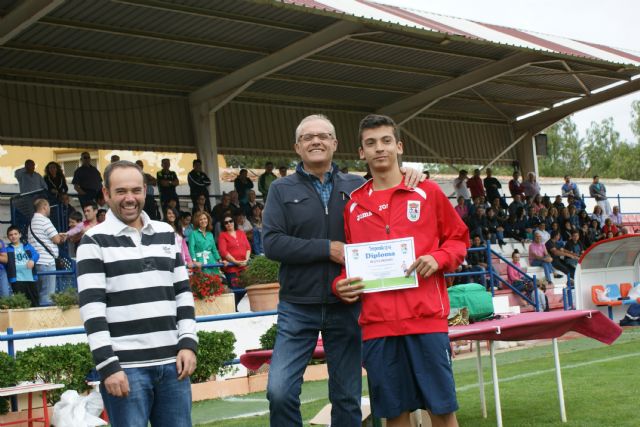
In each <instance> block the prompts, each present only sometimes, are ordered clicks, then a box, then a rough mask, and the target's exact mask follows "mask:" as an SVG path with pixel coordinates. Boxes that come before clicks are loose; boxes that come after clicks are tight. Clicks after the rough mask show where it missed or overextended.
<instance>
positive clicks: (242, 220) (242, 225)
mask: <svg viewBox="0 0 640 427" xmlns="http://www.w3.org/2000/svg"><path fill="white" fill-rule="evenodd" d="M233 221H234V222H235V224H236V228H237V229H238V230H241V231H242V232H244V234H245V235H246V236H247V240H249V244H251V242H252V241H253V226H252V225H251V223H250V222H249V220H248V219H247V217H246V216H245V215H244V212H238V213H237V214H235V216H234V217H233ZM218 237H219V236H218Z"/></svg>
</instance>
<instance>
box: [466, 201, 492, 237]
mask: <svg viewBox="0 0 640 427" xmlns="http://www.w3.org/2000/svg"><path fill="white" fill-rule="evenodd" d="M467 224H468V226H469V235H471V236H476V235H477V236H481V238H482V240H486V239H487V238H488V236H489V223H488V222H487V216H486V214H485V209H484V206H478V207H477V208H476V209H475V212H474V213H473V215H471V216H470V217H469V219H468V221H467Z"/></svg>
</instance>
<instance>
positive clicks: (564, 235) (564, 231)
mask: <svg viewBox="0 0 640 427" xmlns="http://www.w3.org/2000/svg"><path fill="white" fill-rule="evenodd" d="M573 230H574V228H573V225H572V224H571V221H569V220H566V221H564V222H563V223H562V226H561V227H559V230H558V231H560V240H561V241H563V242H568V241H569V240H570V239H571V233H572V232H573Z"/></svg>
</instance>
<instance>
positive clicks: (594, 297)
mask: <svg viewBox="0 0 640 427" xmlns="http://www.w3.org/2000/svg"><path fill="white" fill-rule="evenodd" d="M636 286H640V282H635V283H634V284H633V285H631V283H620V284H619V285H618V284H617V283H612V284H608V285H605V286H602V285H593V286H591V301H593V303H594V304H595V305H597V306H598V307H607V311H608V314H609V319H611V320H613V307H617V306H619V305H627V304H633V303H635V302H637V303H640V298H637V299H625V298H627V297H628V296H629V291H630V290H631V288H633V287H636ZM598 291H600V293H601V294H605V295H606V296H607V298H609V299H610V301H603V300H601V299H600V298H599V297H598Z"/></svg>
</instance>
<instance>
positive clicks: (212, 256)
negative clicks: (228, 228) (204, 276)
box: [189, 212, 225, 275]
mask: <svg viewBox="0 0 640 427" xmlns="http://www.w3.org/2000/svg"><path fill="white" fill-rule="evenodd" d="M193 225H194V231H193V233H191V235H190V236H189V255H190V256H191V259H192V260H193V261H195V262H199V263H200V264H202V265H204V264H218V263H220V262H222V260H221V257H220V253H219V252H218V248H217V247H216V242H215V238H214V237H213V233H212V232H211V231H212V229H213V226H212V221H211V216H209V214H208V213H206V212H198V213H196V214H195V215H193ZM223 264H225V263H224V262H223ZM203 271H204V272H206V273H209V274H217V275H220V269H219V268H218V267H209V268H205V269H204V270H203Z"/></svg>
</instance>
